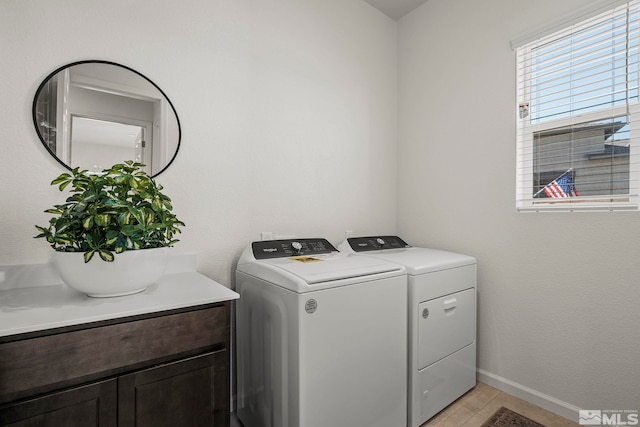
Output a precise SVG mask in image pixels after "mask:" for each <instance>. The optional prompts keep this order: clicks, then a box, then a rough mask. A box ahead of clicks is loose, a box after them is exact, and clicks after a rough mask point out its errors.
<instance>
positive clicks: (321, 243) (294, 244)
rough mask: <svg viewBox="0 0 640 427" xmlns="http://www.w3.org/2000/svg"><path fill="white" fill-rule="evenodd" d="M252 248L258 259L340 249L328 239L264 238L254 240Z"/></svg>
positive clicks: (320, 252)
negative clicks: (258, 240)
mask: <svg viewBox="0 0 640 427" xmlns="http://www.w3.org/2000/svg"><path fill="white" fill-rule="evenodd" d="M251 249H252V250H253V256H254V257H255V258H256V259H270V258H286V257H292V256H298V255H320V254H329V253H331V252H337V251H338V250H337V249H336V248H335V247H334V246H333V245H332V244H331V243H329V241H328V240H327V239H284V240H263V241H260V242H253V243H252V244H251Z"/></svg>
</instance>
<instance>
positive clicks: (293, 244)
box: [291, 242, 302, 253]
mask: <svg viewBox="0 0 640 427" xmlns="http://www.w3.org/2000/svg"><path fill="white" fill-rule="evenodd" d="M291 247H292V248H293V249H295V250H296V252H298V253H300V252H301V251H302V243H300V242H291Z"/></svg>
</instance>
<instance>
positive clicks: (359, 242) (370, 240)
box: [347, 236, 411, 252]
mask: <svg viewBox="0 0 640 427" xmlns="http://www.w3.org/2000/svg"><path fill="white" fill-rule="evenodd" d="M347 242H349V246H351V249H353V250H354V251H355V252H366V251H378V250H381V249H401V248H410V247H411V246H409V245H408V244H407V242H405V241H404V240H402V239H401V238H400V237H398V236H369V237H350V238H348V239H347Z"/></svg>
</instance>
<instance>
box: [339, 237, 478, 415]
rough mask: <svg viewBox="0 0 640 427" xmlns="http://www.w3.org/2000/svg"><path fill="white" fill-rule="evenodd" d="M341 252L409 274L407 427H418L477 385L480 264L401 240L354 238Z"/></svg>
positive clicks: (469, 257)
mask: <svg viewBox="0 0 640 427" xmlns="http://www.w3.org/2000/svg"><path fill="white" fill-rule="evenodd" d="M339 249H340V250H341V251H343V252H350V253H358V254H361V255H366V256H370V257H375V258H376V259H383V260H386V261H391V262H394V263H397V264H400V265H403V266H404V267H405V268H406V269H407V283H408V302H409V304H408V305H409V307H408V313H409V321H408V324H409V340H408V345H409V362H408V364H409V375H408V387H409V388H408V398H407V403H408V410H407V414H408V424H407V425H408V426H409V427H418V426H420V425H422V424H423V423H424V422H425V421H427V420H428V419H430V418H432V417H433V416H434V415H435V414H437V413H438V412H440V411H441V410H442V409H444V408H445V407H447V406H448V405H449V404H450V403H452V402H453V401H454V400H456V399H457V398H458V397H460V396H461V395H463V394H464V393H465V392H467V391H468V390H470V389H471V388H473V387H474V386H475V384H476V260H475V258H473V257H471V256H467V255H462V254H457V253H452V252H446V251H441V250H435V249H426V248H415V247H411V246H409V245H408V244H407V243H406V242H404V241H403V240H402V239H401V238H399V237H397V236H374V237H357V238H349V239H347V240H346V241H344V242H343V243H342V244H341V245H340V246H339Z"/></svg>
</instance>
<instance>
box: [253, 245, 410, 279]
mask: <svg viewBox="0 0 640 427" xmlns="http://www.w3.org/2000/svg"><path fill="white" fill-rule="evenodd" d="M259 262H262V263H265V264H269V265H271V266H273V267H276V268H278V269H281V270H282V271H283V272H286V273H288V274H292V275H294V276H297V277H299V278H300V279H302V280H304V281H305V282H306V283H308V284H310V285H313V284H317V283H324V282H331V281H336V280H342V279H350V278H357V277H363V276H370V275H373V274H380V273H387V272H391V271H398V272H400V271H401V270H402V267H401V266H400V265H397V264H393V263H389V262H385V261H384V260H382V259H375V258H369V257H360V256H355V255H350V254H345V253H341V252H334V253H332V254H324V255H308V256H307V255H302V256H294V257H289V258H277V259H269V260H263V261H259Z"/></svg>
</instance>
